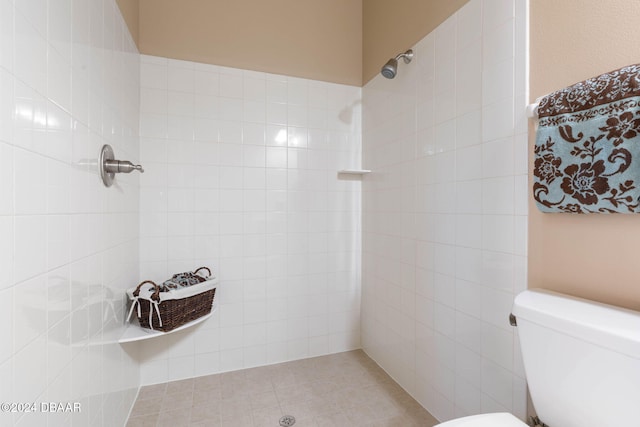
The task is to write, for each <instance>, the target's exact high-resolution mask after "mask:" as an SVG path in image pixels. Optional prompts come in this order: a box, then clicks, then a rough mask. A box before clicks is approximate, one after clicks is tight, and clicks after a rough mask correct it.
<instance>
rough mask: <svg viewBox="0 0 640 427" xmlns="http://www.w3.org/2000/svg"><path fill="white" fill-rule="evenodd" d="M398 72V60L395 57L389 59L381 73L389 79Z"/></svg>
mask: <svg viewBox="0 0 640 427" xmlns="http://www.w3.org/2000/svg"><path fill="white" fill-rule="evenodd" d="M397 72H398V61H397V60H396V59H395V58H391V59H390V60H388V61H387V63H386V64H384V66H383V67H382V70H380V74H382V75H383V76H385V77H386V78H388V79H392V78H394V77H395V76H396V73H397Z"/></svg>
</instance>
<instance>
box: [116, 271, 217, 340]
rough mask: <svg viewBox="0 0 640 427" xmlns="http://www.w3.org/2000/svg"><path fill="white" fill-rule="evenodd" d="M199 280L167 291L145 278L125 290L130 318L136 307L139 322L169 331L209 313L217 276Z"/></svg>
mask: <svg viewBox="0 0 640 427" xmlns="http://www.w3.org/2000/svg"><path fill="white" fill-rule="evenodd" d="M207 270H208V269H207ZM202 280H203V281H202V282H200V283H198V284H195V285H191V286H188V287H184V288H178V289H172V290H170V291H161V290H160V286H158V285H157V284H156V283H155V282H152V281H151V280H145V281H144V282H142V283H140V284H139V285H138V286H137V287H136V288H132V289H129V290H128V291H127V294H128V295H129V298H130V299H131V301H132V304H131V309H130V310H129V318H131V314H132V313H133V311H134V310H135V309H136V308H137V315H138V322H139V323H140V326H142V327H143V328H147V329H153V330H157V331H163V332H169V331H172V330H174V329H176V328H179V327H180V326H182V325H184V324H186V323H189V322H192V321H194V320H196V319H198V318H200V317H202V316H206V315H207V314H209V313H211V307H212V305H213V299H214V297H215V293H216V288H217V285H218V280H217V279H216V278H211V277H209V278H202ZM144 285H150V286H147V287H144Z"/></svg>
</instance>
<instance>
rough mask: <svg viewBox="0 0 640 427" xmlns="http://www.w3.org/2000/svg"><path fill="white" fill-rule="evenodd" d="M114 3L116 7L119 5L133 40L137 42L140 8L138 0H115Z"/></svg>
mask: <svg viewBox="0 0 640 427" xmlns="http://www.w3.org/2000/svg"><path fill="white" fill-rule="evenodd" d="M116 3H118V7H120V11H121V12H122V16H123V17H124V20H125V22H126V23H127V26H128V27H129V32H130V33H131V36H132V37H133V41H134V42H136V44H138V19H139V18H138V11H139V8H140V1H139V0H116Z"/></svg>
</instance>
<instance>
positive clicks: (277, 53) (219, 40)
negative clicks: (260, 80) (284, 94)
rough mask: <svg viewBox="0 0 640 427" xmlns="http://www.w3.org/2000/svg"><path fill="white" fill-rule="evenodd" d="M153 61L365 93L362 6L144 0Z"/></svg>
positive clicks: (349, 2)
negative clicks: (222, 68)
mask: <svg viewBox="0 0 640 427" xmlns="http://www.w3.org/2000/svg"><path fill="white" fill-rule="evenodd" d="M139 31H140V38H139V44H138V46H139V49H140V51H141V52H142V53H145V54H149V55H158V56H165V57H169V58H176V59H185V60H190V61H197V62H205V63H210V64H217V65H224V66H230V67H237V68H244V69H249V70H257V71H265V72H270V73H279V74H286V75H290V76H297V77H304V78H308V79H315V80H322V81H329V82H336V83H344V84H351V85H358V86H360V85H361V83H362V0H322V1H318V0H269V1H265V0H233V1H229V0H180V1H176V0H140V30H139Z"/></svg>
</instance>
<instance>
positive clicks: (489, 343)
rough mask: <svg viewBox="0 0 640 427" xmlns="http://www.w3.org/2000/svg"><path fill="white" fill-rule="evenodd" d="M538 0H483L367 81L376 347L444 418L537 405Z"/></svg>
mask: <svg viewBox="0 0 640 427" xmlns="http://www.w3.org/2000/svg"><path fill="white" fill-rule="evenodd" d="M527 6H528V3H527V2H526V0H471V1H470V2H469V3H467V4H466V5H465V6H463V7H462V8H461V9H460V10H459V11H458V12H456V13H455V14H454V15H453V16H451V17H450V18H449V19H447V20H446V21H445V22H444V23H443V24H441V25H440V26H439V27H438V28H437V29H436V30H434V31H433V32H432V33H431V34H429V35H427V36H426V37H425V38H424V39H423V40H421V41H420V42H419V43H418V44H417V45H416V46H414V50H415V60H414V62H413V63H411V64H408V65H407V66H403V67H401V69H400V70H399V72H398V77H396V79H394V80H387V79H384V78H383V77H381V76H378V77H376V78H375V79H373V80H372V81H371V82H369V83H368V84H367V85H366V86H365V88H364V89H363V99H364V116H363V166H364V167H365V168H367V169H371V170H372V171H373V172H372V174H371V176H370V177H367V179H366V180H365V182H364V185H363V280H362V340H363V348H364V349H365V351H366V352H367V353H368V354H369V355H370V356H371V357H372V358H374V359H375V360H376V361H377V362H378V363H379V364H380V365H381V366H382V367H383V368H384V369H385V370H387V372H389V373H390V374H391V375H392V376H393V377H394V378H395V379H396V380H397V381H398V382H399V383H400V384H401V385H402V386H403V387H404V388H405V389H406V390H408V391H409V392H410V393H411V394H412V395H413V396H414V397H416V399H417V400H418V401H419V402H420V403H421V404H422V405H423V406H425V408H427V409H428V410H429V411H430V412H431V413H433V414H434V415H435V416H436V417H437V418H438V419H440V420H442V421H444V420H448V419H451V418H454V417H459V416H463V415H471V414H476V413H481V412H489V411H509V412H513V413H515V414H516V415H518V416H519V417H521V418H524V417H525V414H526V403H525V393H526V385H525V380H524V373H523V370H522V367H521V363H520V353H519V349H518V342H517V335H516V333H515V332H514V330H513V328H511V326H510V325H509V323H508V321H507V318H508V314H509V312H510V310H511V304H512V301H513V297H514V296H515V294H517V293H518V292H519V291H521V290H523V289H524V288H525V287H526V256H527V237H526V236H527V230H526V228H527V216H526V215H527V198H526V195H527V134H526V133H527V122H526V117H525V115H524V112H525V106H526V95H527V88H526V77H527V76H526V69H527V62H526V61H527V54H526V52H527V47H526V34H527V32H526V31H527V28H526V26H527Z"/></svg>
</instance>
